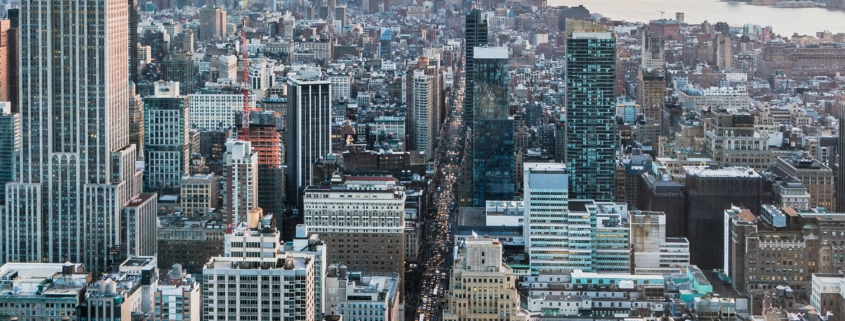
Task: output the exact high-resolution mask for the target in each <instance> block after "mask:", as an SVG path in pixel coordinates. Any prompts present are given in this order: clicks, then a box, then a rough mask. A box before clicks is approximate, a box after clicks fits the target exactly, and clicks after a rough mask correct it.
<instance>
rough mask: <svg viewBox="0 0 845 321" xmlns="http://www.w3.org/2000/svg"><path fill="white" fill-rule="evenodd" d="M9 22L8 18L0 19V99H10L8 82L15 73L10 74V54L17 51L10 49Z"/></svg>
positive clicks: (12, 47)
mask: <svg viewBox="0 0 845 321" xmlns="http://www.w3.org/2000/svg"><path fill="white" fill-rule="evenodd" d="M11 22H12V21H11V20H9V19H2V20H0V101H10V100H11V99H12V96H11V95H12V92H11V91H12V88H11V84H10V83H9V82H10V81H11V80H12V78H14V77H15V75H14V74H10V73H11V72H13V70H12V69H11V68H13V67H14V66H13V65H11V64H10V63H11V62H12V61H13V58H12V57H10V56H12V55H17V54H18V53H17V52H15V51H11V50H12V49H14V46H11V45H10V44H9V42H10V41H9V40H10V39H9V38H10V36H13V35H14V34H13V33H12V32H10V29H11V26H12V24H11Z"/></svg>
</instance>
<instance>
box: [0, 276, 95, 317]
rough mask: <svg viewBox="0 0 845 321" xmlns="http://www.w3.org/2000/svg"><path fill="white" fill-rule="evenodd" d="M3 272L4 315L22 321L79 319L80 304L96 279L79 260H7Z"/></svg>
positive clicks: (0, 299)
mask: <svg viewBox="0 0 845 321" xmlns="http://www.w3.org/2000/svg"><path fill="white" fill-rule="evenodd" d="M0 276H2V278H3V282H2V283H0V318H3V319H10V318H11V317H17V318H18V320H19V321H43V320H56V321H58V320H60V318H61V317H62V316H68V317H73V318H74V319H72V320H76V316H75V314H76V306H77V305H79V304H82V303H83V300H84V298H85V289H86V287H87V286H88V284H89V283H91V282H93V276H92V275H91V273H89V272H83V266H82V264H79V263H76V264H74V263H64V264H62V263H6V264H4V265H3V266H0Z"/></svg>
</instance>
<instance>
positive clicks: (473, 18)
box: [463, 9, 487, 128]
mask: <svg viewBox="0 0 845 321" xmlns="http://www.w3.org/2000/svg"><path fill="white" fill-rule="evenodd" d="M465 38H466V43H465V44H464V58H465V59H466V70H464V71H465V72H466V88H467V89H470V88H472V81H473V78H474V75H473V74H472V70H473V69H472V68H473V65H474V60H473V59H474V57H475V52H474V51H473V50H474V48H475V47H482V46H484V45H487V19H484V16H483V15H482V13H481V10H479V9H473V10H471V11H470V12H468V13H467V16H466V35H465ZM472 101H473V99H472V90H467V92H466V97H465V98H464V117H463V120H464V122H466V124H467V126H468V127H469V128H472V112H473V110H472Z"/></svg>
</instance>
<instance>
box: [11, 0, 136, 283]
mask: <svg viewBox="0 0 845 321" xmlns="http://www.w3.org/2000/svg"><path fill="white" fill-rule="evenodd" d="M126 5H127V4H126V1H125V0H107V1H103V2H96V3H90V4H86V8H85V10H80V5H79V4H77V3H74V2H70V1H62V0H51V1H48V2H46V3H45V2H36V1H27V2H23V3H22V4H21V11H20V21H22V22H24V23H22V24H21V26H20V39H21V43H20V47H19V48H20V49H19V52H20V57H21V59H20V65H21V69H20V70H21V72H20V80H21V81H20V91H21V93H22V94H21V97H20V99H21V105H20V114H21V129H22V136H21V137H22V142H21V146H25V147H23V148H22V150H21V153H20V156H19V157H20V158H19V159H20V162H19V164H20V165H19V166H20V167H19V169H20V171H19V173H20V174H19V175H20V178H19V180H18V181H17V182H14V183H9V184H7V185H6V201H7V202H6V204H7V206H6V208H5V213H4V215H3V216H4V217H5V219H6V221H5V222H4V224H3V225H4V226H2V229H3V230H4V231H15V232H10V233H6V235H5V237H4V239H3V241H5V250H6V251H5V257H4V259H5V260H6V261H19V262H45V261H46V262H65V261H70V262H80V263H83V264H85V266H86V267H87V268H89V269H91V270H94V271H103V270H105V269H106V268H107V267H109V266H110V265H114V264H118V263H119V262H113V260H114V257H113V256H114V255H117V252H119V251H117V250H116V248H117V247H118V246H119V245H120V243H121V241H120V237H119V234H120V233H119V232H118V229H119V228H120V222H119V221H120V212H121V205H123V204H125V203H127V201H129V199H130V198H131V197H132V196H133V195H137V194H138V193H139V192H140V175H138V173H136V171H135V160H136V150H135V146H134V145H129V143H128V139H129V138H128V133H129V123H128V119H129V113H128V110H129V106H128V103H129V98H130V97H129V70H128V69H129V68H128V67H129V63H128V62H127V59H128V58H127V57H128V56H129V53H128V52H127V51H128V49H129V46H128V39H127V38H128V36H129V35H128V32H127V30H126V28H127V25H128V24H129V21H128V18H127V15H128V12H127V8H126ZM80 21H86V22H85V27H84V28H81V27H80V28H53V27H51V26H63V25H79V23H80Z"/></svg>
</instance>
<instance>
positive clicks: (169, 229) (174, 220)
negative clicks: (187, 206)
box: [156, 215, 226, 274]
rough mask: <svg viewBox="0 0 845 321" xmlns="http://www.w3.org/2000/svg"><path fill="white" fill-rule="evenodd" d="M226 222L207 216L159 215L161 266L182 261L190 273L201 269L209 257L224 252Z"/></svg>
mask: <svg viewBox="0 0 845 321" xmlns="http://www.w3.org/2000/svg"><path fill="white" fill-rule="evenodd" d="M225 229H226V224H224V223H223V222H222V221H220V220H216V219H212V218H208V217H184V216H177V215H173V216H167V215H163V216H159V217H158V228H157V229H156V246H157V249H158V254H157V258H158V263H159V267H160V268H162V269H167V268H169V267H172V266H173V265H174V264H177V263H178V264H181V265H182V266H183V268H184V269H185V271H187V272H188V273H196V274H200V273H202V267H203V264H205V263H206V262H208V259H210V258H212V257H215V256H220V255H223V252H224V250H223V237H224V235H225V233H224V232H225Z"/></svg>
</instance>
